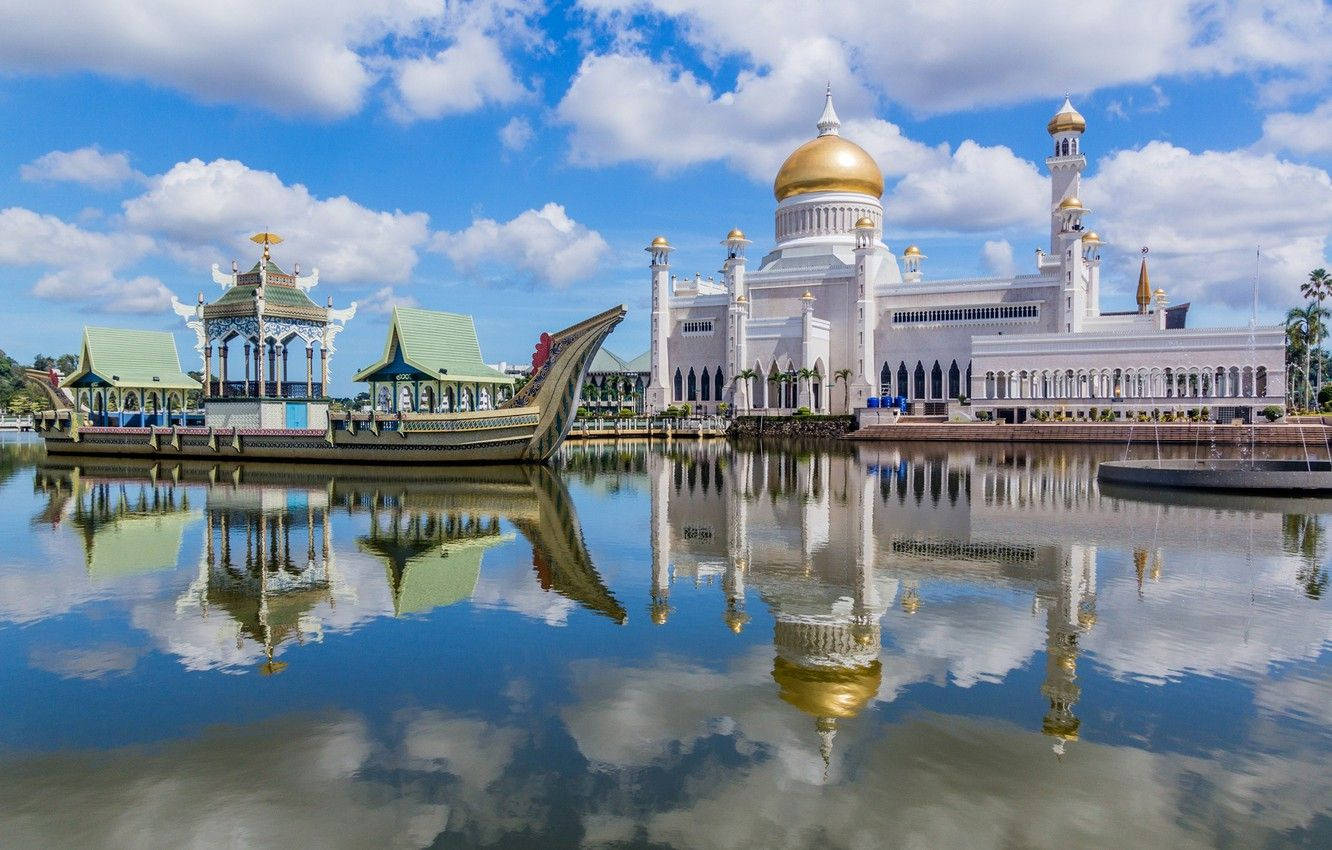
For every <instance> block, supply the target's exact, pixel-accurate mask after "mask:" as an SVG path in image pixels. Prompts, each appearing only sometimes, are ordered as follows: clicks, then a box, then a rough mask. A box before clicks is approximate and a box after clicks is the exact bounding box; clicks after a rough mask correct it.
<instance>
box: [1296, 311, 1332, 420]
mask: <svg viewBox="0 0 1332 850" xmlns="http://www.w3.org/2000/svg"><path fill="white" fill-rule="evenodd" d="M1326 318H1328V312H1327V310H1326V309H1325V308H1323V307H1320V306H1319V305H1318V304H1317V303H1316V302H1310V303H1309V304H1307V305H1305V306H1304V307H1291V308H1290V310H1288V311H1287V312H1286V338H1287V339H1289V340H1290V341H1291V342H1294V343H1298V344H1299V345H1300V347H1302V348H1303V349H1304V409H1305V410H1308V409H1309V405H1310V398H1309V396H1310V392H1311V390H1312V389H1313V381H1312V378H1311V374H1310V368H1311V365H1312V364H1311V363H1310V361H1311V359H1312V357H1313V348H1314V346H1315V345H1318V344H1319V342H1320V341H1321V340H1322V338H1323V336H1324V335H1325V334H1326V332H1327V331H1326V325H1325V324H1324V322H1323V320H1324V319H1326Z"/></svg>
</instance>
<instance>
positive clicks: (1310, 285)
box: [1300, 268, 1332, 398]
mask: <svg viewBox="0 0 1332 850" xmlns="http://www.w3.org/2000/svg"><path fill="white" fill-rule="evenodd" d="M1300 294H1301V295H1303V296H1304V297H1305V300H1308V301H1316V302H1318V306H1319V307H1322V306H1323V300H1324V299H1326V298H1327V297H1328V296H1329V295H1332V275H1329V274H1328V272H1327V269H1324V268H1317V269H1314V270H1313V271H1311V272H1309V279H1308V280H1306V281H1305V282H1304V283H1302V284H1300ZM1324 331H1325V329H1324ZM1326 335H1327V334H1326V332H1324V333H1321V334H1319V335H1318V339H1317V340H1316V342H1315V344H1316V345H1318V371H1317V372H1315V373H1314V375H1316V376H1317V384H1318V386H1317V387H1316V388H1315V389H1314V392H1315V393H1317V392H1318V391H1319V390H1321V389H1322V384H1323V346H1322V338H1323V337H1325V336H1326ZM1306 377H1307V376H1306ZM1317 397H1318V396H1317V395H1315V396H1314V398H1317Z"/></svg>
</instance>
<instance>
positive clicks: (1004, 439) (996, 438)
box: [846, 421, 1332, 450]
mask: <svg viewBox="0 0 1332 850" xmlns="http://www.w3.org/2000/svg"><path fill="white" fill-rule="evenodd" d="M846 437H847V439H852V440H887V441H897V440H903V441H914V440H928V441H952V442H974V443H1010V442H1011V443H1118V444H1121V445H1123V444H1126V443H1143V442H1146V443H1151V442H1161V443H1187V444H1201V445H1209V446H1210V445H1212V444H1216V445H1217V446H1235V445H1246V444H1249V443H1250V442H1252V443H1254V444H1256V445H1264V446H1307V447H1310V448H1314V447H1317V448H1319V449H1321V450H1329V449H1328V445H1329V441H1332V430H1330V429H1329V428H1328V427H1327V426H1326V425H1324V424H1323V423H1322V422H1319V421H1314V422H1309V423H1301V424H1287V423H1274V424H1263V425H1220V424H1216V423H1159V424H1153V423H1150V422H1137V423H1133V424H1131V425H1118V424H1106V423H1086V424H1076V423H1067V422H1060V423H1040V422H1026V423H1023V424H1020V425H1008V424H1005V423H1002V422H984V423H981V422H896V423H892V424H881V425H867V426H865V427H863V428H860V429H858V430H856V431H852V432H851V433H849V434H847V435H846Z"/></svg>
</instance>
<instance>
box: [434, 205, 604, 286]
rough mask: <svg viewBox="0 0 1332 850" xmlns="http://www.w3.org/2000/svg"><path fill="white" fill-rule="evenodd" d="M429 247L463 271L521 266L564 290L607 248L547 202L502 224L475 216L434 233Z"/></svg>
mask: <svg viewBox="0 0 1332 850" xmlns="http://www.w3.org/2000/svg"><path fill="white" fill-rule="evenodd" d="M431 250H433V251H437V252H439V253H441V254H443V255H445V256H446V257H448V258H449V259H450V260H452V261H453V262H454V263H455V264H456V265H457V266H459V267H460V268H462V269H465V270H467V271H480V270H482V269H484V268H486V267H498V268H503V269H520V270H522V271H525V272H527V273H529V274H531V276H532V277H533V278H534V279H536V280H539V281H542V282H544V283H548V284H550V285H551V286H554V287H557V288H563V287H566V286H568V285H569V284H570V283H572V282H573V281H575V280H577V279H578V278H582V277H586V276H588V275H590V274H591V273H592V272H593V271H595V270H596V268H597V266H598V265H599V264H600V262H601V259H602V257H604V256H605V254H606V252H607V250H608V246H607V245H606V240H605V239H602V238H601V234H600V233H598V232H597V231H595V230H589V229H588V228H587V227H586V226H584V225H582V224H579V223H578V222H576V221H574V220H573V219H572V218H570V217H569V215H568V213H566V212H565V211H564V207H562V206H560V205H559V204H556V203H548V204H546V205H545V206H544V207H542V208H541V209H539V210H527V211H525V212H523V213H520V214H519V215H518V216H516V217H514V218H512V219H510V220H509V221H506V222H498V221H495V220H494V219H490V218H480V219H476V220H475V221H473V222H472V224H471V226H470V227H467V228H466V229H464V230H459V231H457V232H456V233H448V232H443V233H438V234H436V235H435V238H434V240H433V241H432V243H431Z"/></svg>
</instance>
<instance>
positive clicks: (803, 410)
mask: <svg viewBox="0 0 1332 850" xmlns="http://www.w3.org/2000/svg"><path fill="white" fill-rule="evenodd" d="M811 412H812V411H811V410H810V409H809V408H808V407H798V408H796V412H795V415H796V416H808V415H809V414H810V413H811Z"/></svg>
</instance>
